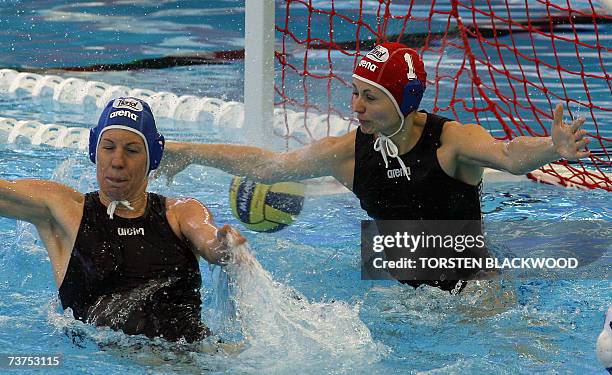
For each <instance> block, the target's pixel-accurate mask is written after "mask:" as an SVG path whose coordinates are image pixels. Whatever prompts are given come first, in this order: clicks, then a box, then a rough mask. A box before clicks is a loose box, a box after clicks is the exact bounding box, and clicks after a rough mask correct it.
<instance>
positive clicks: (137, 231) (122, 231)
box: [117, 228, 144, 236]
mask: <svg viewBox="0 0 612 375" xmlns="http://www.w3.org/2000/svg"><path fill="white" fill-rule="evenodd" d="M117 234H118V235H120V236H138V235H142V236H144V228H117Z"/></svg>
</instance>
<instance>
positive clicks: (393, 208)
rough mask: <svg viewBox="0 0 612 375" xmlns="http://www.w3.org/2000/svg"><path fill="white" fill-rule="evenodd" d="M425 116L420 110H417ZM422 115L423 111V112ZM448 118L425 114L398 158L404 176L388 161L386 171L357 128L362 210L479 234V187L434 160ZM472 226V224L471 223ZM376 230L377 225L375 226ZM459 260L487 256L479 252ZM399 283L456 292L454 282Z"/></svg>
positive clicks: (356, 190) (367, 138) (357, 172)
mask: <svg viewBox="0 0 612 375" xmlns="http://www.w3.org/2000/svg"><path fill="white" fill-rule="evenodd" d="M421 112H424V111H421ZM424 113H427V112H424ZM447 121H450V120H449V119H447V118H444V117H440V116H437V115H434V114H431V113H427V121H426V123H425V126H424V128H423V132H422V133H421V137H420V138H419V140H418V141H417V143H416V145H415V146H414V147H413V148H412V150H410V151H409V152H407V153H405V154H403V155H400V158H401V159H402V161H403V162H404V164H405V165H406V168H407V170H408V177H409V178H410V180H408V178H406V176H405V174H404V172H403V171H402V168H401V166H400V164H399V161H398V160H396V159H395V158H388V160H389V168H386V167H385V163H384V160H383V158H382V156H381V155H380V153H379V152H377V151H374V149H373V145H374V142H375V140H376V139H375V137H374V135H368V134H364V133H362V132H361V129H359V128H358V129H357V134H356V138H355V174H354V180H353V192H354V193H355V195H356V196H357V198H359V201H360V203H361V207H362V208H363V209H364V210H365V211H366V212H367V213H368V215H369V216H370V217H371V218H373V219H376V220H471V221H474V222H475V223H472V226H475V227H476V228H471V229H470V230H471V231H472V232H474V233H472V234H473V235H478V234H482V228H481V225H480V224H479V223H480V221H481V211H480V191H479V188H480V185H478V186H473V185H469V184H466V183H465V182H462V181H460V180H457V179H455V178H453V177H450V176H449V175H447V174H446V173H445V172H444V170H442V167H441V166H440V163H439V161H438V156H437V150H438V148H439V147H440V145H441V142H440V136H441V134H442V129H443V127H444V123H446V122H447ZM474 224H475V225H474ZM379 229H381V228H380V226H379ZM463 255H464V256H468V255H473V256H474V257H483V256H487V252H486V251H485V252H484V253H483V252H482V251H480V252H475V253H474V254H470V252H469V251H468V252H464V254H463ZM400 282H402V283H405V284H409V285H412V286H414V287H417V286H419V285H421V284H428V285H433V286H436V287H438V288H441V289H444V290H452V289H455V288H456V285H457V281H456V280H445V281H433V280H432V281H429V280H423V281H407V280H400Z"/></svg>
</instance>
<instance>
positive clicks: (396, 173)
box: [387, 167, 411, 180]
mask: <svg viewBox="0 0 612 375" xmlns="http://www.w3.org/2000/svg"><path fill="white" fill-rule="evenodd" d="M406 170H407V171H408V176H406V175H405V173H404V171H403V170H402V169H401V168H398V169H389V170H387V178H398V177H402V176H406V177H408V180H410V174H411V173H410V167H406Z"/></svg>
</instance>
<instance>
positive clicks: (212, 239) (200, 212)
mask: <svg viewBox="0 0 612 375" xmlns="http://www.w3.org/2000/svg"><path fill="white" fill-rule="evenodd" d="M172 209H173V210H175V215H176V217H177V219H178V223H179V227H180V231H181V234H182V235H183V236H184V237H185V238H186V239H187V240H188V241H189V243H190V244H191V245H192V246H193V248H194V250H195V251H196V252H197V253H198V254H199V255H201V256H202V257H203V258H204V259H206V261H207V262H209V263H214V264H222V263H224V262H226V261H227V257H228V256H229V250H230V249H229V238H228V233H232V234H233V235H234V236H235V237H236V238H237V242H238V243H242V242H244V241H246V240H245V239H244V237H242V235H241V234H240V233H239V232H238V231H237V230H236V229H234V228H232V227H231V226H229V225H225V226H223V228H221V229H218V228H217V227H216V226H215V223H214V220H213V218H212V215H211V214H210V212H209V211H208V209H207V208H206V207H205V206H204V205H203V204H202V203H200V202H199V201H197V200H195V199H187V200H179V201H177V202H176V203H175V206H174V207H173V208H172Z"/></svg>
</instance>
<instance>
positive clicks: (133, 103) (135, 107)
mask: <svg viewBox="0 0 612 375" xmlns="http://www.w3.org/2000/svg"><path fill="white" fill-rule="evenodd" d="M113 107H114V108H125V109H130V110H132V111H138V112H142V103H141V102H139V101H138V100H134V99H130V98H119V99H115V101H114V102H113Z"/></svg>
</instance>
